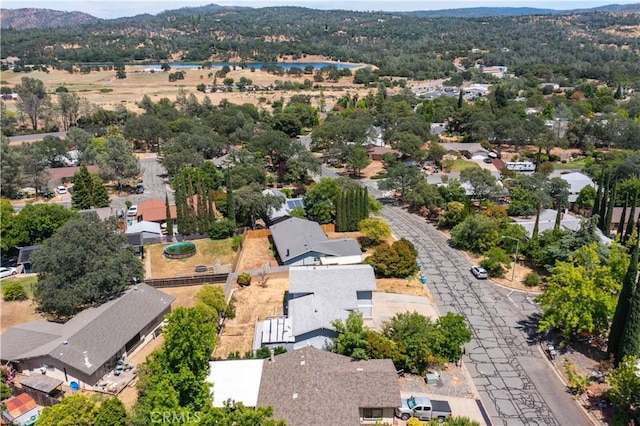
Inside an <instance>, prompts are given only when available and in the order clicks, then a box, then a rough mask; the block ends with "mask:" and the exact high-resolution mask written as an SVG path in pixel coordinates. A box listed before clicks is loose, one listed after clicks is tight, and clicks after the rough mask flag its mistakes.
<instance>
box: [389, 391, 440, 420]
mask: <svg viewBox="0 0 640 426" xmlns="http://www.w3.org/2000/svg"><path fill="white" fill-rule="evenodd" d="M396 417H400V418H401V419H402V420H408V419H409V417H417V418H418V419H419V420H430V419H438V422H444V420H445V419H446V418H447V417H451V406H450V405H449V403H448V402H447V401H437V400H435V399H431V398H428V397H426V396H412V397H411V398H408V399H403V400H402V405H401V406H400V407H398V408H396Z"/></svg>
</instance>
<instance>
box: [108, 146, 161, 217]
mask: <svg viewBox="0 0 640 426" xmlns="http://www.w3.org/2000/svg"><path fill="white" fill-rule="evenodd" d="M139 161H140V169H141V170H142V181H143V183H144V194H122V195H121V196H120V197H117V198H114V199H112V200H111V207H113V209H114V211H115V210H116V209H124V207H125V201H126V200H129V201H131V203H133V204H138V203H140V202H142V201H146V200H148V199H150V198H159V199H161V200H164V197H165V194H168V195H169V203H173V191H172V190H171V189H170V188H169V185H168V183H167V177H166V173H167V172H166V170H165V168H164V167H162V165H161V164H160V163H158V161H157V160H156V155H155V154H153V155H152V156H150V157H148V158H142V159H140V160H139Z"/></svg>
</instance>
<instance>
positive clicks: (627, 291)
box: [607, 244, 639, 360]
mask: <svg viewBox="0 0 640 426" xmlns="http://www.w3.org/2000/svg"><path fill="white" fill-rule="evenodd" d="M638 251H639V250H638V244H636V245H635V246H634V248H633V252H632V253H631V261H630V263H629V267H628V268H627V273H626V274H625V276H624V279H623V280H622V289H621V290H620V295H619V296H618V304H617V305H616V311H615V313H614V315H613V321H612V322H611V329H610V331H609V342H608V344H607V352H608V353H609V354H613V355H615V358H616V360H621V359H622V357H619V356H617V355H618V349H619V348H620V343H621V338H622V332H623V331H624V327H625V323H626V321H627V316H628V315H629V308H630V304H631V297H632V296H633V294H634V292H637V290H636V275H637V273H638Z"/></svg>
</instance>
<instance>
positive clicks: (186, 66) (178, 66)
mask: <svg viewBox="0 0 640 426" xmlns="http://www.w3.org/2000/svg"><path fill="white" fill-rule="evenodd" d="M169 65H170V66H171V68H174V69H191V68H198V67H199V66H202V64H197V63H188V62H171V63H169ZM225 65H226V66H228V67H230V68H231V69H233V66H234V65H235V66H236V68H240V66H239V65H238V63H237V62H212V63H211V67H212V68H222V67H224V66H225ZM245 65H246V66H245V68H254V69H257V70H259V69H262V68H263V67H265V66H277V67H281V68H283V69H285V70H288V69H290V68H296V67H297V68H302V69H304V68H305V67H306V66H309V65H311V66H312V67H313V68H314V69H320V68H322V67H328V66H335V67H336V68H338V69H344V68H349V69H353V68H358V67H359V66H360V65H356V64H346V63H341V62H266V63H265V62H247V63H246V64H245ZM144 66H145V67H149V68H160V66H161V64H159V63H158V64H145V65H144Z"/></svg>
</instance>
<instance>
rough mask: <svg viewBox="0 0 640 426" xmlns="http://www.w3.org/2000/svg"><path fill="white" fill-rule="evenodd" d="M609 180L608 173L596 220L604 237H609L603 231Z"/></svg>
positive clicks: (607, 202)
mask: <svg viewBox="0 0 640 426" xmlns="http://www.w3.org/2000/svg"><path fill="white" fill-rule="evenodd" d="M610 179H611V176H610V174H609V173H607V177H606V180H605V182H606V183H605V185H604V190H603V192H602V199H601V200H600V211H599V212H598V215H599V216H600V217H599V219H598V228H600V230H601V231H602V232H604V234H605V235H609V233H608V232H606V231H605V226H604V225H605V221H606V220H607V205H608V204H609V180H610Z"/></svg>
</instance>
